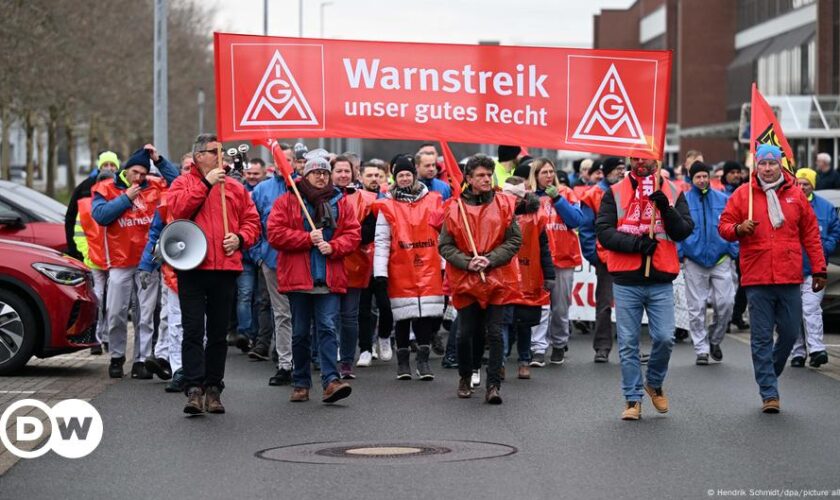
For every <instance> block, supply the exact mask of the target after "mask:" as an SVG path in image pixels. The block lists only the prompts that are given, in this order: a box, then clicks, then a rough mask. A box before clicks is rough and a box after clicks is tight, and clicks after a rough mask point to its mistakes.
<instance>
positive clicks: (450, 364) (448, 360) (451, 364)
mask: <svg viewBox="0 0 840 500" xmlns="http://www.w3.org/2000/svg"><path fill="white" fill-rule="evenodd" d="M440 366H441V368H458V358H456V357H455V356H444V357H443V358H442V359H441V360H440Z"/></svg>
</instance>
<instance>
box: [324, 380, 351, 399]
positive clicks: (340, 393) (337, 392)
mask: <svg viewBox="0 0 840 500" xmlns="http://www.w3.org/2000/svg"><path fill="white" fill-rule="evenodd" d="M351 392H353V388H352V387H350V384H348V383H347V382H341V381H338V380H333V381H332V382H330V383H329V384H327V387H325V388H324V394H323V397H322V398H321V401H323V402H324V403H335V402H336V401H338V400H340V399H344V398H346V397H347V396H349V395H350V393H351Z"/></svg>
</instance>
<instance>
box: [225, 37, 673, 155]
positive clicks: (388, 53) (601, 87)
mask: <svg viewBox="0 0 840 500" xmlns="http://www.w3.org/2000/svg"><path fill="white" fill-rule="evenodd" d="M214 41H215V58H216V99H217V101H216V106H217V110H216V111H217V112H216V117H217V132H218V134H219V136H220V138H221V139H222V140H241V139H254V138H258V137H365V138H380V139H421V140H422V139H428V138H433V137H446V138H447V139H448V140H450V141H457V142H477V143H490V144H527V145H529V146H539V147H549V148H556V149H567V150H577V151H593V152H601V153H605V154H611V155H629V156H640V157H645V158H654V159H658V158H661V156H662V150H663V146H664V141H665V125H666V121H667V116H668V92H669V88H670V75H671V53H670V52H668V51H621V50H586V49H565V48H541V47H505V46H483V45H443V44H419V43H390V42H360V41H347V40H319V39H306V38H281V37H262V36H253V35H233V34H225V33H216V34H215V40H214Z"/></svg>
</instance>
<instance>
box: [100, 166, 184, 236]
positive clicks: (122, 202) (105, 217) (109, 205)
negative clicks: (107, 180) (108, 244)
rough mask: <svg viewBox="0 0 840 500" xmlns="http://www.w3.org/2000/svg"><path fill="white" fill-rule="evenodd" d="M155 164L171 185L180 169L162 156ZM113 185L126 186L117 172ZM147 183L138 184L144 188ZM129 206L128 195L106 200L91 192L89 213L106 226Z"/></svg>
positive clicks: (124, 188) (167, 183)
mask: <svg viewBox="0 0 840 500" xmlns="http://www.w3.org/2000/svg"><path fill="white" fill-rule="evenodd" d="M155 166H157V168H158V169H159V170H160V173H161V175H163V178H164V179H165V180H166V185H167V186H169V185H171V184H172V181H174V180H175V178H176V177H178V174H180V173H181V170H180V169H179V168H178V167H176V166H175V165H173V164H172V163H170V162H169V160H167V159H166V158H164V157H162V156H161V157H160V160H158V162H157V163H156V164H155ZM114 185H115V186H116V187H117V189H122V190H123V191H124V190H126V189H127V188H128V186H127V185H126V184H125V182H123V180H122V177H121V176H120V175H119V174H118V175H117V176H116V177H114ZM147 185H148V183H146V182H143V184H140V188H141V189H145V188H146V186H147ZM129 208H131V200H130V199H128V196H126V195H125V194H122V195H120V196H117V197H116V198H114V199H113V200H111V201H106V200H105V198H103V197H102V195H100V194H99V193H93V202H92V203H91V215H93V220H95V221H96V223H97V224H99V225H100V226H107V225H109V224H111V223H112V222H114V221H115V220H117V219H119V218H120V216H121V215H122V213H123V212H125V211H126V210H128V209H129Z"/></svg>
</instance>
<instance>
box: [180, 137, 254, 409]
mask: <svg viewBox="0 0 840 500" xmlns="http://www.w3.org/2000/svg"><path fill="white" fill-rule="evenodd" d="M222 151H223V150H222V143H221V142H220V141H219V140H218V138H217V137H216V136H215V135H212V134H201V135H199V136H198V137H197V138H196V140H195V143H194V144H193V159H194V161H195V164H194V165H193V167H192V168H191V169H190V172H189V173H186V174H184V175H182V176H181V177H179V178H178V179H177V180H176V181H175V182H173V183H172V186H171V188H170V190H169V193H168V196H167V203H168V205H169V212H170V214H171V216H172V218H174V219H190V220H192V221H194V222H195V223H196V224H197V225H198V227H199V228H201V230H202V231H203V232H204V235H205V236H206V239H207V256H206V257H205V258H204V261H203V262H202V263H201V264H199V265H198V267H196V268H195V269H192V270H189V271H177V276H178V298H179V300H180V302H181V322H182V325H183V328H184V340H183V343H182V353H181V356H182V360H183V371H184V391H185V393H186V395H187V398H188V399H187V404H186V405H185V406H184V413H187V414H188V415H197V414H202V413H204V412H205V409H206V411H207V412H208V413H224V412H225V408H224V406H223V405H222V402H221V398H220V395H221V392H222V390H223V389H224V375H225V358H226V356H227V342H226V341H225V334H226V328H227V324H228V320H229V319H230V318H229V315H230V307H229V305H230V303H231V301H233V295H234V293H235V292H236V277H237V276H238V275H239V273H240V272H241V271H242V250H245V249H247V248H248V247H250V246H251V245H253V244H254V243H255V242H256V241H257V239H258V238H259V235H260V219H259V215H258V214H257V209H256V208H255V207H254V202H253V201H251V197H250V195H249V194H248V192H247V191H246V190H245V188H244V187H243V186H242V184H240V183H238V182H230V183H226V182H225V169H224V168H223V166H222V157H221V155H222ZM205 324H206V335H207V344H206V346H205V345H204V336H205Z"/></svg>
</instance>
